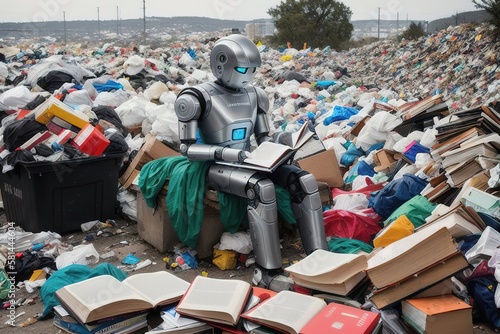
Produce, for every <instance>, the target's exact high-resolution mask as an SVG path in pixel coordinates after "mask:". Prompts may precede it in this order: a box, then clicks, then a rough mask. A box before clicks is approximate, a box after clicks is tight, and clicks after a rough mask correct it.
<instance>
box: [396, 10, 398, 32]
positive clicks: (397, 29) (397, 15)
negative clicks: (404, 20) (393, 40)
mask: <svg viewBox="0 0 500 334" xmlns="http://www.w3.org/2000/svg"><path fill="white" fill-rule="evenodd" d="M398 36H399V12H397V16H396V37H398Z"/></svg>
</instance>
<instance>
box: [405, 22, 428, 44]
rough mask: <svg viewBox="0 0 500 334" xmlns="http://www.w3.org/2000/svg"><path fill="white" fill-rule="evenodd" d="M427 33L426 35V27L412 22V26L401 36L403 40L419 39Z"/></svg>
mask: <svg viewBox="0 0 500 334" xmlns="http://www.w3.org/2000/svg"><path fill="white" fill-rule="evenodd" d="M425 35H426V33H425V30H424V27H423V25H422V23H420V22H419V23H418V24H416V23H415V22H412V23H410V26H409V27H408V29H406V30H405V31H404V32H403V33H402V34H401V38H405V39H411V40H413V39H418V38H420V37H422V36H425Z"/></svg>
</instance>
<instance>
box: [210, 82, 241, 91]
mask: <svg viewBox="0 0 500 334" xmlns="http://www.w3.org/2000/svg"><path fill="white" fill-rule="evenodd" d="M215 83H216V84H217V85H219V86H222V87H224V89H227V90H229V91H231V92H239V91H241V88H232V87H229V86H226V85H224V83H223V82H222V81H220V80H219V79H217V80H215Z"/></svg>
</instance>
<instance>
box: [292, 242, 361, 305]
mask: <svg viewBox="0 0 500 334" xmlns="http://www.w3.org/2000/svg"><path fill="white" fill-rule="evenodd" d="M367 266H368V262H367V258H366V255H365V254H341V253H332V252H329V251H326V250H322V249H318V250H316V251H314V252H312V253H311V254H309V255H308V256H307V257H305V258H304V259H302V260H300V261H299V262H297V263H294V264H292V265H291V266H289V267H287V268H285V271H287V272H288V273H290V276H291V278H292V279H293V281H294V282H295V283H296V284H297V285H299V286H302V287H305V288H308V289H312V290H314V291H319V292H325V293H331V294H335V295H342V296H347V295H348V294H349V293H350V292H351V291H352V290H353V289H354V288H355V287H356V286H358V285H359V284H360V283H361V282H362V281H364V279H365V277H366V273H365V270H366V268H367Z"/></svg>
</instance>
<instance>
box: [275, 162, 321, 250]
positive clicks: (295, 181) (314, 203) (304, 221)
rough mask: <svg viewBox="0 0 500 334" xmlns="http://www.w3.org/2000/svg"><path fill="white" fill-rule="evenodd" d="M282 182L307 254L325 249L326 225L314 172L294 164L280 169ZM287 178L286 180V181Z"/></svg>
mask: <svg viewBox="0 0 500 334" xmlns="http://www.w3.org/2000/svg"><path fill="white" fill-rule="evenodd" d="M280 172H282V173H281V174H280V175H281V177H280V180H279V182H280V184H281V185H283V186H286V188H287V189H288V191H289V193H290V198H291V201H292V209H293V213H294V215H295V218H296V220H297V227H298V229H299V233H300V238H301V239H302V245H303V246H304V250H305V251H306V254H310V253H312V252H313V251H315V250H316V249H325V250H327V249H328V247H327V245H326V236H325V226H324V222H323V210H322V205H321V198H320V196H319V191H318V185H317V183H316V179H315V178H314V176H313V175H312V174H309V173H307V172H304V171H302V170H301V169H299V168H298V167H295V166H292V165H286V166H283V167H282V169H280ZM285 180H286V181H285Z"/></svg>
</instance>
